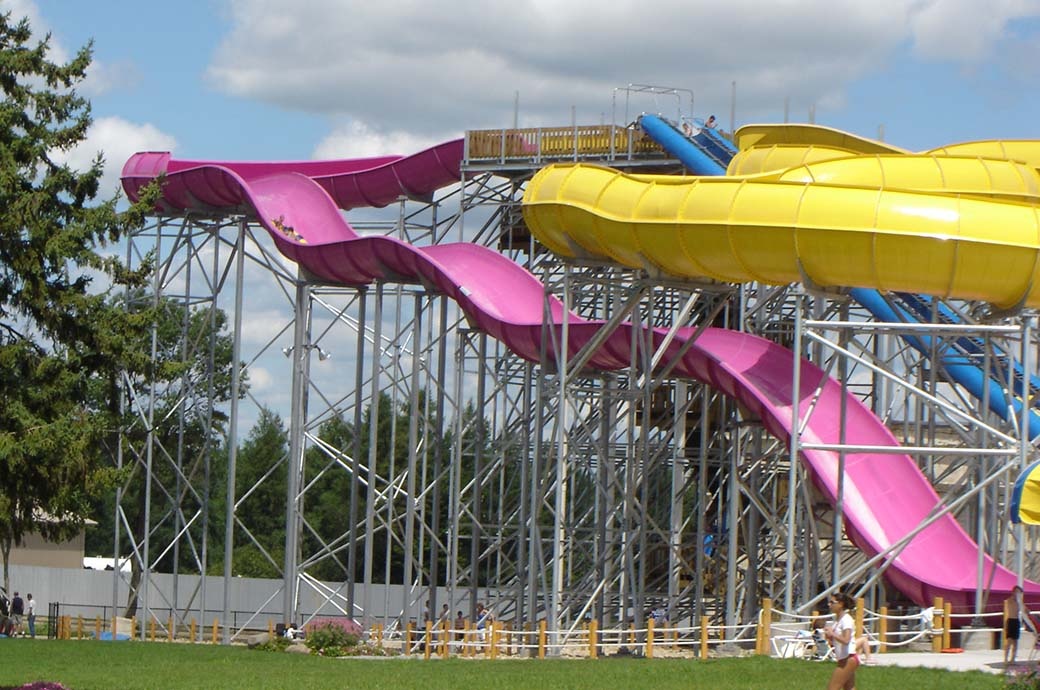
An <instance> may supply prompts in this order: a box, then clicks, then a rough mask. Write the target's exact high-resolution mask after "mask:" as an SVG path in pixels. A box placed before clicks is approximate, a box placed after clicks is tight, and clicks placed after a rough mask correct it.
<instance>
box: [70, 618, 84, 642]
mask: <svg viewBox="0 0 1040 690" xmlns="http://www.w3.org/2000/svg"><path fill="white" fill-rule="evenodd" d="M69 637H71V635H70V636H69ZM76 639H78V640H82V639H83V616H82V615H80V616H76Z"/></svg>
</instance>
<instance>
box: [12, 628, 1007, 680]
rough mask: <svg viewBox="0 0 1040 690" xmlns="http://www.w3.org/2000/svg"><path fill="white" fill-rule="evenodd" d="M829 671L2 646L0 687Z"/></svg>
mask: <svg viewBox="0 0 1040 690" xmlns="http://www.w3.org/2000/svg"><path fill="white" fill-rule="evenodd" d="M832 669H833V665H832V664H829V663H816V662H810V661H801V660H794V659H768V658H761V657H754V658H744V659H717V660H716V659H713V660H709V661H696V660H684V659H633V658H621V659H618V658H605V659H598V660H589V659H577V660H569V659H548V660H537V659H499V660H491V661H488V660H469V659H449V660H431V661H424V660H422V659H402V658H395V659H323V658H318V657H312V656H305V655H299V654H287V653H276V652H259V651H253V650H249V649H245V648H242V647H231V648H227V647H218V646H211V645H186V644H163V643H147V642H116V643H112V642H94V641H90V642H87V641H83V642H77V641H57V640H39V639H37V640H22V639H14V640H8V639H3V640H0V686H11V685H20V684H23V683H28V682H30V681H36V680H50V681H59V682H61V683H63V684H64V685H65V686H66V687H68V688H70V689H71V690H89V689H92V688H98V689H101V688H104V689H105V690H108V689H110V688H120V689H122V690H130V689H134V688H147V689H149V690H154V689H160V688H161V689H166V688H172V689H176V688H192V689H196V688H243V689H246V688H248V689H250V690H257V689H259V688H300V689H301V690H302V689H304V688H306V689H311V688H351V689H353V688H358V689H361V690H368V689H375V688H380V689H382V688H386V689H387V690H390V689H398V690H399V689H400V688H423V689H424V690H426V689H429V690H436V689H440V688H443V689H444V690H449V689H450V690H459V688H480V689H481V690H494V689H496V688H503V689H504V688H527V689H530V690H556V689H559V690H564V689H567V690H571V689H573V688H596V689H599V688H608V689H611V688H625V689H630V688H648V689H649V688H653V689H654V690H667V689H669V688H676V689H678V688H682V689H683V690H689V689H690V688H704V689H705V690H728V689H730V688H732V689H734V690H735V689H737V688H747V689H749V690H750V689H754V690H761V689H763V688H778V689H781V690H785V689H788V688H789V689H790V690H804V689H805V688H824V687H826V684H827V678H828V677H829V676H830V673H831V670H832ZM856 685H857V687H858V688H860V689H861V690H863V689H864V688H914V690H927V689H929V688H936V689H937V690H938V689H939V688H943V689H947V688H958V690H972V689H974V688H979V689H982V688H1000V687H1003V681H1002V679H1001V677H1000V676H996V675H991V674H984V673H981V672H971V673H953V672H950V671H936V670H931V669H901V668H892V667H880V666H871V667H867V668H864V669H862V670H861V671H860V673H859V674H858V676H857V684H856Z"/></svg>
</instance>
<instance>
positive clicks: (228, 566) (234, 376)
mask: <svg viewBox="0 0 1040 690" xmlns="http://www.w3.org/2000/svg"><path fill="white" fill-rule="evenodd" d="M245 242H246V224H245V221H239V222H238V237H237V238H236V239H235V328H234V333H233V338H234V339H233V340H232V344H231V412H230V415H229V418H228V440H227V447H228V464H227V506H226V507H225V511H224V635H223V638H222V641H223V643H224V644H231V581H232V577H234V570H233V569H232V566H233V565H234V554H235V520H236V518H237V511H236V510H235V503H236V501H237V500H238V499H237V498H236V490H235V478H236V472H237V467H238V401H239V398H240V397H241V392H242V367H241V366H240V362H241V361H242V293H243V290H244V288H245V260H246V251H245ZM141 627H142V630H141V634H142V636H143V635H144V629H143V628H144V626H141Z"/></svg>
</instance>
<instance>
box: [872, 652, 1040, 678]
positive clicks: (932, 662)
mask: <svg viewBox="0 0 1040 690" xmlns="http://www.w3.org/2000/svg"><path fill="white" fill-rule="evenodd" d="M1023 652H1024V653H1023ZM1028 658H1029V650H1028V649H1026V650H1019V654H1018V663H1016V664H1015V665H1014V666H1013V667H1012V668H1011V669H1005V667H1004V651H1003V650H1001V649H992V650H985V651H977V650H968V651H964V652H961V653H959V654H936V653H934V652H896V653H888V654H873V655H871V659H870V660H871V661H872V662H873V664H874V665H875V666H907V667H925V668H946V669H950V670H951V671H984V672H986V673H1004V672H1005V670H1010V671H1016V672H1020V673H1021V672H1024V671H1030V670H1034V669H1036V668H1037V662H1036V661H1034V662H1031V663H1030V662H1028V661H1027V660H1028ZM867 668H868V669H869V668H870V667H869V666H868V667H867Z"/></svg>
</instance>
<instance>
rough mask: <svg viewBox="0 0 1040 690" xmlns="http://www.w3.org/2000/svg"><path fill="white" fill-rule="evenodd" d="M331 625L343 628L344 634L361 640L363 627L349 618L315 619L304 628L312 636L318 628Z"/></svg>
mask: <svg viewBox="0 0 1040 690" xmlns="http://www.w3.org/2000/svg"><path fill="white" fill-rule="evenodd" d="M329 625H333V626H336V627H339V628H342V629H343V632H345V633H347V634H348V635H355V636H357V637H358V638H359V639H360V638H361V633H362V629H361V626H360V625H358V624H357V623H356V622H355V621H353V620H351V619H349V618H332V617H326V618H314V619H312V620H311V622H310V623H308V624H307V625H305V626H303V630H304V632H305V633H307V634H310V632H311V631H312V630H316V629H318V628H324V627H326V626H329Z"/></svg>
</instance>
